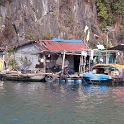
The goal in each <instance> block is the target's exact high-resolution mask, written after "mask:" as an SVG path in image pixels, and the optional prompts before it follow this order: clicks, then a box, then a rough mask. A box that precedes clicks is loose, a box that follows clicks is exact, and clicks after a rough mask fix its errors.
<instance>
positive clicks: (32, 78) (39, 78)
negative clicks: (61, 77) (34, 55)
mask: <svg viewBox="0 0 124 124" xmlns="http://www.w3.org/2000/svg"><path fill="white" fill-rule="evenodd" d="M44 77H45V76H44V75H27V76H26V75H25V76H22V75H18V76H17V75H9V74H4V75H1V79H2V80H4V81H5V80H7V81H25V82H28V81H29V82H30V81H31V82H43V81H44Z"/></svg>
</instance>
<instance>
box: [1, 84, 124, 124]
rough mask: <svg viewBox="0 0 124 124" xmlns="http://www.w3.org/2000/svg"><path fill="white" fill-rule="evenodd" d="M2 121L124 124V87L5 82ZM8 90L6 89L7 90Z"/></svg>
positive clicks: (2, 98) (36, 123)
mask: <svg viewBox="0 0 124 124" xmlns="http://www.w3.org/2000/svg"><path fill="white" fill-rule="evenodd" d="M1 87H3V88H4V90H1V89H0V103H1V104H0V120H1V123H2V124H3V123H6V124H9V123H12V124H14V123H15V124H28V123H29V124H41V123H45V124H84V123H86V124H94V123H95V124H99V123H101V124H123V121H124V119H123V116H124V113H123V111H124V87H123V86H117V87H114V86H99V85H86V86H84V85H82V84H78V85H75V84H73V83H67V84H59V83H41V82H29V83H25V82H22V83H19V82H5V83H3V85H2V86H1ZM5 91H6V92H5Z"/></svg>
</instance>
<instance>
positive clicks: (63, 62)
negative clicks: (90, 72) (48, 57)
mask: <svg viewBox="0 0 124 124" xmlns="http://www.w3.org/2000/svg"><path fill="white" fill-rule="evenodd" d="M65 53H66V51H65V50H64V53H63V60H62V76H63V72H64V64H65Z"/></svg>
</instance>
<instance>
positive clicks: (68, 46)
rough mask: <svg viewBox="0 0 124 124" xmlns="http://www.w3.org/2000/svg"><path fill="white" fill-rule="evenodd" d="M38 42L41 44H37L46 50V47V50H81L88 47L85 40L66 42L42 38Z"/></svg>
mask: <svg viewBox="0 0 124 124" xmlns="http://www.w3.org/2000/svg"><path fill="white" fill-rule="evenodd" d="M42 43H43V44H42ZM37 44H40V45H38V46H37V47H39V49H41V50H44V48H45V47H46V50H50V51H60V50H69V51H81V50H86V49H88V48H87V46H86V44H85V43H83V42H82V43H65V42H55V41H53V40H41V41H38V42H37ZM43 45H44V46H45V47H44V46H43Z"/></svg>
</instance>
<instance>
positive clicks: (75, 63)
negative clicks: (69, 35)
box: [15, 39, 88, 72]
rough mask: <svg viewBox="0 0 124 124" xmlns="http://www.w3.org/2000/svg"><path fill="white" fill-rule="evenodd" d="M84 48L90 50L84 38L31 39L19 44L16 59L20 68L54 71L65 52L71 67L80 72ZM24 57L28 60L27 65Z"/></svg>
mask: <svg viewBox="0 0 124 124" xmlns="http://www.w3.org/2000/svg"><path fill="white" fill-rule="evenodd" d="M83 50H85V51H86V50H88V47H87V46H86V44H85V43H84V42H83V41H82V40H62V39H61V40H60V39H58V40H57V39H53V40H39V41H29V42H27V43H24V44H21V45H19V46H17V48H16V50H15V59H16V62H17V65H18V67H19V68H27V70H30V71H32V72H34V71H42V72H51V69H53V70H52V71H54V68H56V61H57V59H59V60H60V57H62V55H63V54H64V52H65V53H66V55H65V56H66V57H67V59H68V61H69V68H71V69H73V70H74V71H75V72H78V71H79V64H80V55H81V51H83ZM24 59H25V60H26V61H27V66H26V65H25V63H26V61H25V62H24ZM61 63H62V59H61ZM56 69H57V68H56ZM56 71H57V70H56Z"/></svg>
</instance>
